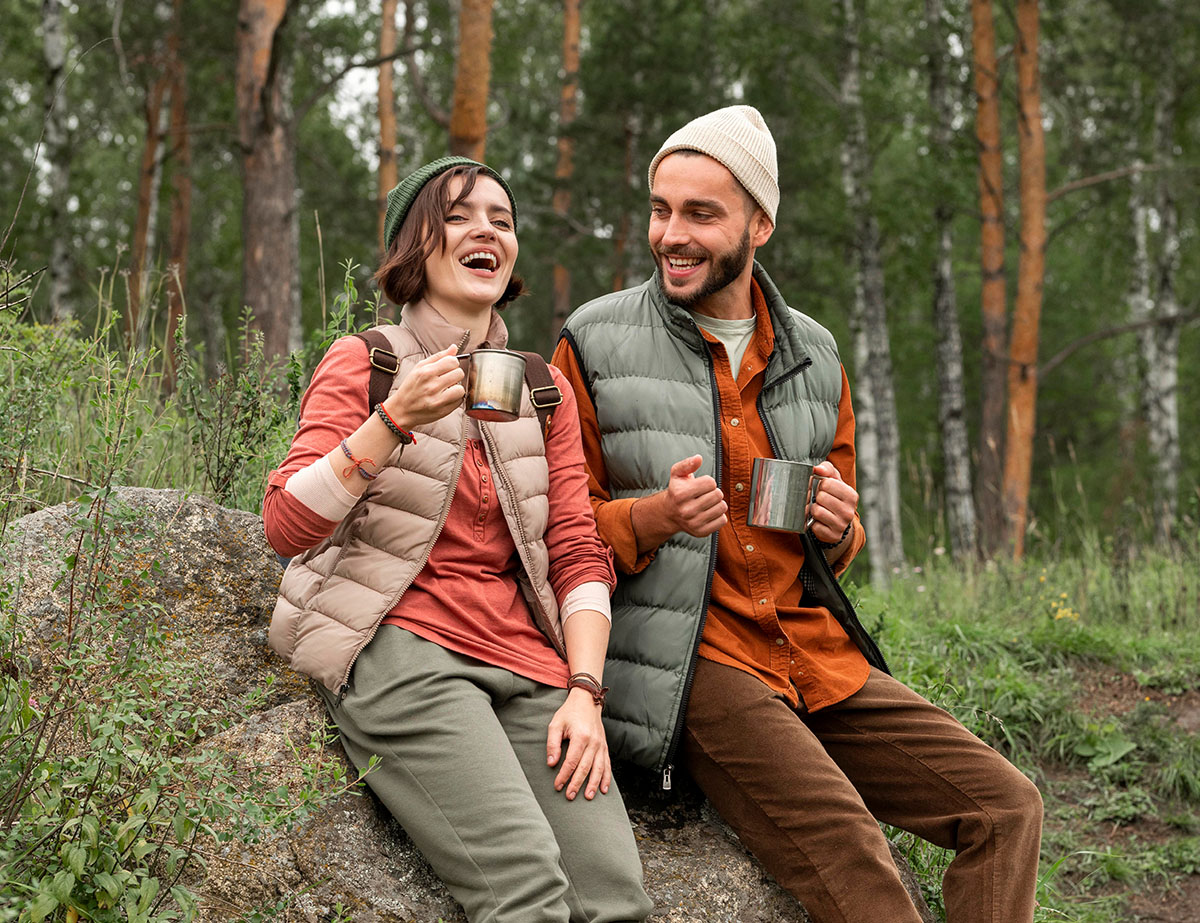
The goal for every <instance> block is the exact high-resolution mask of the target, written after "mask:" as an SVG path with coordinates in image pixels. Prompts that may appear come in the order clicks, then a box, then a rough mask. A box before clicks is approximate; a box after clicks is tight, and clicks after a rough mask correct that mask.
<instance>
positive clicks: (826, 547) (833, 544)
mask: <svg viewBox="0 0 1200 923" xmlns="http://www.w3.org/2000/svg"><path fill="white" fill-rule="evenodd" d="M853 528H854V520H853V519H851V520H850V521H849V522H848V523H846V530H845V531H844V532H843V533H842V537H841V538H839V539H838V540H837V541H836V542H824V541H821V539H819V538H817V537H816V536H815V535H814V536H813V541H814V542H816V543H817V547H818V548H820V549H821V550H822V551H828V550H829V549H830V548H836V547H837V546H838V545H840V544H841V543H842V542H844V541H845V540H846V536H847V535H849V534H850V530H851V529H853Z"/></svg>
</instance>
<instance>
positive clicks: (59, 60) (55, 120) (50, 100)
mask: <svg viewBox="0 0 1200 923" xmlns="http://www.w3.org/2000/svg"><path fill="white" fill-rule="evenodd" d="M42 57H43V60H45V62H46V97H45V126H46V127H45V136H44V142H43V145H44V149H45V152H46V154H45V156H46V163H47V164H48V165H49V171H48V175H47V177H46V182H47V185H48V186H49V191H50V195H49V197H48V198H47V200H46V221H47V224H48V225H49V227H50V232H51V237H52V240H53V243H52V244H51V250H50V268H49V277H50V319H51V321H52V322H54V323H58V322H60V321H65V320H70V319H71V318H72V317H74V316H75V309H74V307H73V306H72V305H71V303H70V300H69V299H68V291H67V289H68V287H69V285H70V279H71V271H72V260H71V235H70V233H69V231H68V230H67V225H66V221H65V217H66V208H67V199H68V197H69V195H70V184H71V145H70V143H69V139H68V137H67V97H66V88H65V87H63V88H62V90H61V91H60V89H59V85H60V84H61V83H62V81H63V76H64V68H65V66H66V63H67V37H66V31H65V30H64V28H63V20H62V3H61V2H60V0H42Z"/></svg>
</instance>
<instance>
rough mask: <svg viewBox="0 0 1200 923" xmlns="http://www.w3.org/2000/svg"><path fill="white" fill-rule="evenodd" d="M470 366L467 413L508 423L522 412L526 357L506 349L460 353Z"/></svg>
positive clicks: (468, 368)
mask: <svg viewBox="0 0 1200 923" xmlns="http://www.w3.org/2000/svg"><path fill="white" fill-rule="evenodd" d="M457 358H459V359H469V360H470V362H469V364H468V366H467V416H469V417H475V419H477V420H488V421H490V422H492V423H505V422H508V421H511V420H515V419H517V417H518V416H520V414H521V386H522V384H523V383H524V381H525V357H524V356H522V355H521V354H520V353H514V352H511V351H509V350H507V349H477V350H475V351H474V352H471V353H464V354H463V355H460V356H458V357H457Z"/></svg>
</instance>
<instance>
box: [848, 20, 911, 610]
mask: <svg viewBox="0 0 1200 923" xmlns="http://www.w3.org/2000/svg"><path fill="white" fill-rule="evenodd" d="M842 11H843V17H844V19H843V32H842V39H843V44H844V51H845V57H844V59H843V70H842V80H841V103H842V109H843V117H844V119H845V123H846V125H845V138H844V140H843V142H842V185H843V188H844V190H845V193H846V200H847V202H848V203H849V206H850V211H851V215H852V219H853V223H854V246H855V251H856V254H857V265H856V267H855V283H854V316H853V318H852V323H851V326H852V328H853V330H854V356H855V370H856V373H857V377H858V380H859V382H861V383H862V384H861V385H860V387H859V388H858V390H857V392H856V412H855V417H856V420H857V427H856V433H855V440H856V444H857V449H858V460H859V465H858V475H859V477H858V481H859V486H860V490H861V492H862V509H863V521H864V524H865V526H866V529H867V533H868V534H869V535H870V537H871V545H870V549H871V552H870V554H871V580H872V582H873V583H875V584H876V585H878V586H886V585H887V583H888V581H889V580H890V578H891V573H892V570H893V569H894V568H897V567H900V566H901V565H902V564H903V563H904V544H903V539H902V536H901V531H900V465H899V458H900V434H899V428H898V426H897V423H896V397H895V392H894V389H893V386H892V356H891V347H890V345H889V343H888V331H887V307H886V302H885V299H884V284H883V282H884V280H883V262H882V256H881V253H880V244H879V226H878V224H877V222H876V220H875V216H874V214H873V213H872V211H871V191H870V188H869V186H868V179H869V176H870V154H869V148H868V144H867V128H866V116H865V114H864V113H863V107H862V92H861V88H860V87H861V78H860V65H859V60H860V51H859V25H858V10H857V9H856V8H855V0H842Z"/></svg>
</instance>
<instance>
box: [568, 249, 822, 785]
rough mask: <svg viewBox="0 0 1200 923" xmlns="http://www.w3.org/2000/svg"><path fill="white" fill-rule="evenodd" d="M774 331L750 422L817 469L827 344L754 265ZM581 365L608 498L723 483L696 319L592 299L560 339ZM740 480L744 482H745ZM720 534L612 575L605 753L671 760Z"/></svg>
mask: <svg viewBox="0 0 1200 923" xmlns="http://www.w3.org/2000/svg"><path fill="white" fill-rule="evenodd" d="M754 278H755V280H756V281H757V282H758V284H759V286H760V287H761V289H762V293H763V295H764V296H765V298H766V302H767V307H768V310H769V312H770V316H771V323H772V325H773V327H774V330H775V349H774V351H773V352H772V354H771V358H770V360H769V361H768V363H767V369H766V378H765V380H764V383H763V388H762V396H761V397H760V398H759V414H760V416H761V417H762V419H763V422H764V423H765V425H766V428H767V433H768V435H769V436H770V437H771V441H772V444H773V445H774V448H775V453H776V455H777V457H779V458H786V459H791V460H793V461H803V462H808V463H810V464H815V463H817V462H820V461H822V460H823V459H824V458H825V457H826V456H827V455H828V454H829V450H830V448H831V447H832V446H833V439H834V434H835V431H836V429H837V418H838V402H839V400H840V398H841V393H842V372H841V360H840V359H839V357H838V351H837V345H836V343H835V342H834V340H833V336H832V335H831V334H830V333H829V331H827V330H826V329H825V328H824V327H822V326H821V325H820V324H818V323H816V322H815V321H813V320H812V319H811V318H808V317H806V316H805V315H803V314H801V313H800V312H798V311H794V310H792V309H791V308H789V307H788V306H787V304H786V303H785V302H784V300H783V298H782V296H781V295H780V294H779V291H778V289H776V288H775V285H774V284H773V283H772V282H771V280H770V279H769V278H768V277H767V274H766V273H765V272H764V271H763V269H762V267H760V266H759V265H758V264H757V263H756V264H755V266H754ZM562 335H563V336H564V337H565V338H566V339H567V340H568V342H569V343H570V344H571V345H572V346H573V348H574V350H575V353H576V356H577V358H578V360H579V366H580V368H581V370H582V372H583V375H584V377H585V380H586V382H587V384H588V389H589V391H590V394H591V398H592V402H593V403H594V405H595V408H596V417H597V419H598V420H599V424H600V443H601V449H602V451H603V454H604V464H605V466H606V468H607V471H608V478H609V488H610V490H611V493H612V496H613V498H614V499H617V498H622V497H641V496H646V495H648V494H652V493H655V492H657V491H659V490H662V489H663V488H664V487H666V485H667V481H668V479H669V473H670V470H671V466H672V465H673V464H674V463H675V462H677V461H679V460H680V459H682V458H687V457H688V456H691V455H700V456H703V458H704V464H703V465H702V466H701V468H700V471H699V472H697V473H698V474H711V475H713V476H714V477H715V478H716V479H717V483H721V473H722V471H721V465H722V458H721V446H720V438H719V437H720V426H719V423H718V420H719V413H720V409H719V408H718V407H717V406H716V384H715V379H714V377H713V372H712V359H711V356H710V354H709V351H708V347H707V345H706V343H705V341H704V338H703V337H702V336H701V334H700V331H699V329H698V328H697V327H696V324H695V322H694V321H693V320H692V315H691V314H690V313H689V312H688V311H687V310H685V309H684V308H681V307H679V306H678V305H675V304H672V303H670V302H669V301H667V300H666V299H665V298H663V297H662V295H661V293H660V291H659V288H658V285H657V282H656V280H655V279H650V280H649V281H647V282H646V283H644V284H643V285H641V286H638V287H637V288H633V289H627V290H625V291H623V292H617V293H615V294H612V295H606V296H604V297H602V298H597V299H596V300H594V301H591V302H588V303H587V304H585V305H583V306H582V307H581V308H579V310H577V311H576V312H575V313H574V314H572V315H571V316H570V318H568V319H567V322H566V325H565V326H564V328H563V334H562ZM748 473H749V472H747V474H748ZM716 543H717V536H716V535H715V534H714V535H712V536H709V537H706V538H694V537H692V536H690V535H688V534H686V533H683V532H680V533H677V534H676V535H675V536H673V537H672V538H670V539H669V540H668V541H667V542H666V543H665V544H664V545H662V546H661V547H660V548H659V549H658V552H657V554H656V555H655V558H654V560H653V562H651V564H650V565H649V567H647V568H646V569H645V570H644V571H642V572H641V573H640V574H636V575H633V576H629V575H624V574H622V575H621V576H620V579H619V581H618V584H617V589H616V592H615V593H614V595H613V624H612V635H611V637H610V639H609V645H608V661H607V663H606V664H605V668H604V681H605V683H606V684H608V685H609V686H610V687H611V691H610V692H609V694H608V701H607V707H606V715H605V726H606V732H607V735H608V742H609V746H610V747H611V748H612V750H613V752H614V753H615V754H616V755H617V756H619V757H621V758H623V759H628V760H632V761H633V762H635V763H638V764H639V765H642V766H646V767H648V768H653V769H658V770H661V769H664V768H665V767H667V766H668V764H669V761H670V759H671V758H672V757H673V755H674V749H675V746H676V744H677V737H678V732H679V729H680V726H681V724H682V718H683V714H684V710H685V709H686V706H687V701H686V699H687V694H688V691H689V690H688V688H687V686H688V684H689V682H690V676H691V670H692V664H693V660H694V657H695V653H696V649H697V647H698V645H699V642H700V633H701V631H702V628H703V624H704V616H705V613H706V611H707V608H708V598H709V593H710V590H711V579H712V569H713V567H714V564H715V560H716V547H717V544H716Z"/></svg>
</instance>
